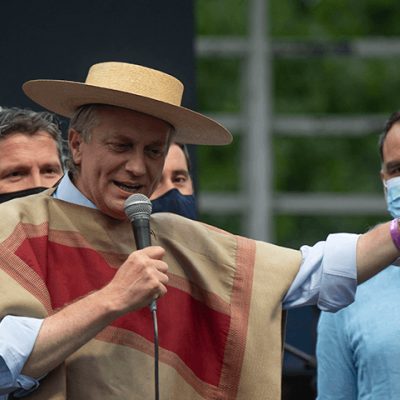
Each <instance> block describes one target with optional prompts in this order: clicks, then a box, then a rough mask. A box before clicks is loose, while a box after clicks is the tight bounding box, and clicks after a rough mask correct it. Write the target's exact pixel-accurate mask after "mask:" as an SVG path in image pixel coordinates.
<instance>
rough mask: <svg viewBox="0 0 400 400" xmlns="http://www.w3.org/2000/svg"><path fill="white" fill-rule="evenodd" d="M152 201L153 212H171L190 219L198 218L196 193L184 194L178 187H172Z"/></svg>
mask: <svg viewBox="0 0 400 400" xmlns="http://www.w3.org/2000/svg"><path fill="white" fill-rule="evenodd" d="M151 202H152V203H153V212H152V213H153V214H155V213H159V212H170V213H173V214H178V215H182V217H186V218H189V219H193V220H196V219H197V203H196V197H195V195H194V194H191V195H184V194H181V193H180V191H179V190H178V189H171V190H170V191H168V192H166V193H164V194H163V195H162V196H160V197H159V198H158V199H154V200H152V201H151Z"/></svg>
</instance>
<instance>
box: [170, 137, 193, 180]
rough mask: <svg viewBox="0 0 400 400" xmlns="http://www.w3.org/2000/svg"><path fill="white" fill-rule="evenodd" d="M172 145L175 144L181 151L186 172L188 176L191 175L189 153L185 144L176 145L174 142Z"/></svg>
mask: <svg viewBox="0 0 400 400" xmlns="http://www.w3.org/2000/svg"><path fill="white" fill-rule="evenodd" d="M174 143H175V144H177V145H178V146H179V147H180V148H181V149H182V151H183V154H184V155H185V160H186V164H187V168H188V171H189V175H191V170H192V163H191V161H190V156H189V151H188V148H187V146H186V144H184V143H177V142H174Z"/></svg>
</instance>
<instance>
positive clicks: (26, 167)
mask: <svg viewBox="0 0 400 400" xmlns="http://www.w3.org/2000/svg"><path fill="white" fill-rule="evenodd" d="M46 168H53V169H55V170H59V171H62V168H61V164H60V163H46V164H43V165H40V169H46ZM19 169H23V170H30V169H32V165H30V164H14V165H9V166H7V167H5V168H4V169H3V168H1V167H0V173H1V174H2V175H4V174H5V175H7V174H9V173H11V172H13V171H15V170H19Z"/></svg>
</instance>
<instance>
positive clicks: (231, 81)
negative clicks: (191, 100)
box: [196, 58, 240, 113]
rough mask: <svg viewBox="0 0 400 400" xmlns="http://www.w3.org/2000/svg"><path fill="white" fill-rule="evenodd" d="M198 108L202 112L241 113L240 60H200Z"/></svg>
mask: <svg viewBox="0 0 400 400" xmlns="http://www.w3.org/2000/svg"><path fill="white" fill-rule="evenodd" d="M196 70H197V78H196V93H197V107H198V109H199V110H201V111H202V112H205V113H206V112H215V111H218V112H226V113H237V112H239V111H240V87H239V82H240V60H238V59H222V60H221V59H204V58H202V59H198V60H197V69H196Z"/></svg>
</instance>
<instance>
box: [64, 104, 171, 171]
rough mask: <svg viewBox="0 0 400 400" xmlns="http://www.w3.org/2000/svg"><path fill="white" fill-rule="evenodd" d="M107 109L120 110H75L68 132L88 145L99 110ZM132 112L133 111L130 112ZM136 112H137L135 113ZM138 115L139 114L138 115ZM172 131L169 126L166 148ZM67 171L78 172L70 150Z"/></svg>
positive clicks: (95, 107)
mask: <svg viewBox="0 0 400 400" xmlns="http://www.w3.org/2000/svg"><path fill="white" fill-rule="evenodd" d="M106 108H107V109H109V108H120V107H116V106H110V105H107V104H85V105H83V106H80V107H79V108H77V109H76V110H75V111H74V112H73V114H72V116H71V121H70V124H69V129H68V130H69V131H70V130H74V131H77V132H79V133H80V134H81V136H82V139H83V141H84V142H86V143H89V142H90V139H91V134H92V131H93V128H94V127H95V126H96V125H97V124H98V123H99V121H100V120H99V110H101V109H106ZM132 111H134V110H132ZM136 112H138V111H136ZM139 114H140V113H139ZM174 132H175V131H174V129H173V127H172V126H171V131H170V134H169V137H168V148H169V146H170V145H171V143H172V139H173V137H174ZM67 167H68V169H69V170H70V171H71V172H72V173H73V174H76V173H77V172H78V165H77V164H75V162H74V158H73V155H72V151H71V148H69V152H68V161H67Z"/></svg>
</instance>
